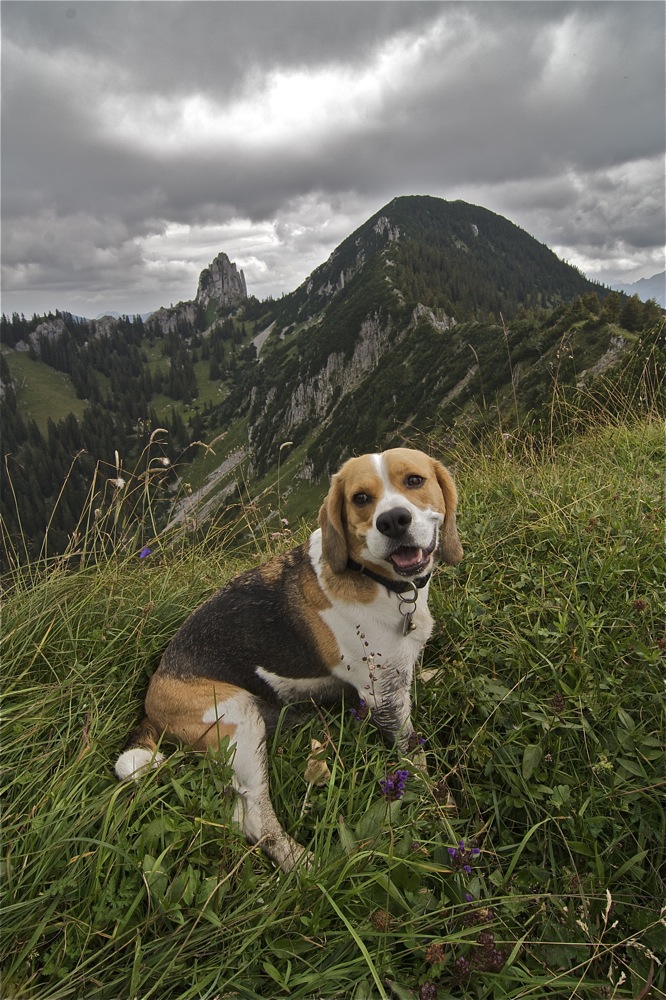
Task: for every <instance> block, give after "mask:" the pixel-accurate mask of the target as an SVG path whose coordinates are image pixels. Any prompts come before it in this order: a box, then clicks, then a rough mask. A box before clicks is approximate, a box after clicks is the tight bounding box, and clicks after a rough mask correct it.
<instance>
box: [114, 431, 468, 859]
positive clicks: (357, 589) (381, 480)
mask: <svg viewBox="0 0 666 1000" xmlns="http://www.w3.org/2000/svg"><path fill="white" fill-rule="evenodd" d="M457 500H458V498H457V492H456V487H455V485H454V482H453V479H452V478H451V475H450V474H449V472H448V471H447V469H445V468H444V466H443V465H441V464H440V463H439V462H438V461H436V460H434V459H432V458H430V457H428V456H427V455H425V454H424V453H423V452H421V451H416V450H413V449H410V448H394V449H391V450H389V451H384V452H382V453H378V454H371V455H362V456H360V457H356V458H351V459H349V460H348V461H347V462H345V464H344V465H343V466H342V468H341V469H340V470H339V472H337V473H336V474H335V475H334V476H333V477H332V479H331V484H330V489H329V492H328V494H327V496H326V498H325V499H324V502H323V504H322V506H321V509H320V511H319V518H318V525H319V527H318V528H317V529H316V530H315V531H313V533H312V534H311V535H310V537H309V540H308V541H307V542H305V543H304V544H303V545H300V546H298V547H297V548H294V549H292V550H291V551H289V552H287V553H285V554H282V555H278V556H275V557H273V558H272V559H271V560H269V561H268V562H266V563H265V564H263V565H261V566H259V567H257V568H255V569H251V570H248V571H247V572H245V573H242V574H241V575H240V576H238V577H236V578H235V579H233V580H231V582H230V583H228V584H227V585H226V586H225V587H223V588H222V589H221V590H219V591H218V592H217V593H216V594H214V595H213V596H212V597H211V598H209V599H208V600H207V601H206V602H205V603H204V604H203V605H201V606H200V607H199V608H198V609H197V610H196V611H194V612H193V613H192V614H191V615H190V617H189V618H188V619H187V620H186V621H185V623H184V624H183V625H182V626H181V628H180V630H179V631H178V632H177V633H176V635H175V636H174V638H173V639H172V640H171V642H170V644H169V645H168V647H167V649H166V650H165V652H164V655H163V657H162V660H161V662H160V664H159V667H158V669H157V671H156V672H155V674H154V675H153V677H152V679H151V681H150V685H149V687H148V692H147V695H146V700H145V718H144V720H143V722H142V723H141V724H140V726H139V727H138V729H137V730H136V731H135V732H134V733H133V734H132V735H131V736H130V738H129V740H128V743H127V746H126V749H125V750H124V752H123V753H122V754H121V756H120V757H119V758H118V760H117V762H116V765H115V771H116V775H117V776H118V778H119V779H120V780H126V779H128V778H136V777H138V776H139V775H140V774H141V773H142V772H145V771H146V770H147V769H148V768H151V767H157V766H158V765H159V764H160V763H162V761H163V760H164V756H163V755H162V754H161V753H160V752H159V750H158V745H159V743H160V740H161V739H162V738H163V737H164V738H165V739H171V740H176V741H177V742H180V743H183V744H186V745H188V746H190V747H192V748H194V749H196V750H207V749H217V748H218V747H219V745H220V741H221V740H223V739H225V738H228V740H229V744H230V745H234V747H235V749H234V752H233V787H234V790H235V805H234V819H235V821H236V822H237V823H238V824H239V825H240V827H241V828H242V829H243V831H244V833H245V836H246V838H247V840H248V841H249V842H250V843H252V844H259V845H260V846H261V847H262V849H263V850H264V851H265V853H266V854H267V855H268V856H269V857H270V858H271V859H272V860H273V861H274V862H275V863H276V864H277V865H279V867H280V868H281V869H282V870H283V871H290V870H291V869H292V868H294V866H296V865H297V864H304V863H305V864H307V861H306V857H307V852H306V850H305V848H304V847H302V846H301V845H300V844H298V843H297V842H296V841H295V840H294V839H293V838H292V837H290V836H289V834H288V833H287V832H286V831H285V830H284V829H283V828H282V826H281V825H280V823H279V821H278V818H277V816H276V814H275V811H274V809H273V805H272V803H271V798H270V792H269V786H268V772H267V757H266V738H267V735H268V734H270V733H271V732H272V731H274V729H275V726H276V724H277V721H278V718H279V717H280V714H281V713H284V712H285V711H286V712H287V713H289V712H293V711H295V709H296V706H298V705H299V703H304V702H309V703H315V704H316V705H330V704H335V703H339V702H340V700H341V698H342V696H343V695H344V694H345V693H346V694H347V695H348V696H349V695H351V696H352V697H353V698H354V701H356V699H357V697H360V698H361V699H362V700H363V701H364V702H365V704H366V705H367V706H368V708H369V710H370V715H371V719H372V721H373V722H374V724H375V726H376V727H377V729H378V730H379V732H380V734H381V737H382V739H383V741H384V742H385V744H386V745H387V746H389V747H395V748H397V749H398V750H399V751H401V752H403V753H404V752H406V751H407V749H408V747H409V746H410V738H412V739H413V737H414V727H413V725H412V721H411V717H410V713H411V687H412V678H413V673H414V666H415V664H416V662H417V659H418V657H419V654H420V652H421V649H422V648H423V645H424V644H425V642H426V640H427V639H428V637H429V636H430V633H431V631H432V627H433V619H432V615H431V614H430V611H429V609H428V603H427V602H428V588H429V584H430V577H431V574H432V571H433V569H434V567H435V565H436V564H437V563H438V562H439V561H440V560H441V561H443V562H445V563H448V564H450V565H455V564H457V563H458V562H459V561H460V559H461V558H462V555H463V550H462V547H461V544H460V539H459V537H458V531H457V528H456V506H457ZM294 717H295V718H297V716H296V715H295V716H294ZM301 718H302V716H301Z"/></svg>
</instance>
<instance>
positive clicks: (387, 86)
mask: <svg viewBox="0 0 666 1000" xmlns="http://www.w3.org/2000/svg"><path fill="white" fill-rule="evenodd" d="M664 13H665V6H664V4H663V3H662V2H661V0H647V2H640V0H639V2H635V0H630V2H611V3H605V2H574V3H559V2H558V3H548V2H529V0H526V2H517V3H514V2H509V0H494V2H462V3H448V2H445V3H438V2H428V3H419V2H415V0H395V2H384V0H363V2H345V0H334V2H327V0H305V2H281V0H269V2H254V0H244V2H222V0H201V2H200V0H189V2H182V3H181V2H169V0H122V2H118V0H112V2H104V0H83V2H80V0H70V2H67V0H65V2H60V0H48V2H26V0H8V2H3V3H2V203H1V205H2V223H3V224H2V273H3V279H2V285H3V289H2V290H3V298H2V309H3V311H4V312H13V311H14V310H17V311H19V312H24V313H25V314H26V315H30V314H32V312H34V311H37V312H44V311H48V310H49V309H63V310H70V311H72V312H74V313H77V314H80V315H86V316H96V315H98V314H99V313H100V312H103V311H105V310H117V311H120V312H130V313H131V312H146V311H148V310H150V309H153V308H157V307H158V306H160V305H169V304H170V303H171V302H173V303H175V302H177V301H179V300H181V299H191V298H193V297H194V295H195V292H196V286H197V278H198V274H199V272H200V270H201V269H202V268H203V267H205V266H206V264H208V263H209V262H210V261H211V260H212V259H213V257H214V256H215V255H216V254H217V253H218V252H219V251H224V252H225V253H227V254H228V255H229V257H230V258H231V259H232V260H233V261H236V263H237V264H238V265H239V266H240V267H242V268H243V269H244V271H245V276H246V279H247V284H248V291H249V292H250V293H253V294H255V295H257V296H258V297H259V298H265V297H266V296H267V295H269V294H271V295H274V296H279V295H280V294H281V293H282V292H289V291H292V290H293V289H294V288H296V287H297V286H298V285H299V284H300V283H301V282H302V281H303V280H304V278H305V277H306V276H307V275H308V274H309V273H310V271H312V270H313V268H314V267H316V266H317V265H318V264H320V263H322V262H323V261H324V260H326V258H327V257H328V255H329V254H330V252H331V251H332V250H333V249H334V248H335V247H336V246H337V245H338V244H339V243H340V242H341V241H342V240H343V239H344V238H345V237H346V236H348V235H349V234H350V233H351V232H352V231H353V230H354V229H355V228H356V227H357V226H359V225H360V224H361V223H362V222H364V221H365V220H366V219H367V218H369V217H370V216H371V215H372V214H374V213H375V212H376V211H377V210H378V209H380V208H381V207H382V206H383V205H385V204H386V203H387V202H389V201H390V200H391V199H392V198H393V197H395V196H396V195H406V194H430V195H435V196H438V197H442V198H446V199H454V198H463V199H465V200H466V201H470V202H473V203H474V204H478V205H483V206H485V207H486V208H489V209H491V210H492V211H495V212H499V213H500V214H501V215H504V216H506V217H507V218H509V219H511V220H512V221H513V222H515V223H517V224H518V225H520V226H521V227H522V228H523V229H525V230H527V231H528V232H529V233H531V234H532V235H534V236H536V238H537V239H539V240H540V241H541V242H543V243H546V244H548V246H550V247H552V248H553V249H554V250H555V252H556V253H557V254H558V255H559V256H560V257H562V258H563V259H565V260H568V261H570V262H572V263H575V264H577V265H578V266H579V267H580V268H581V269H582V270H583V271H585V273H586V274H588V275H589V276H590V277H595V278H599V279H601V280H603V281H606V282H611V281H614V280H624V281H634V280H636V279H637V278H640V277H648V276H650V275H652V274H654V273H655V272H658V271H662V270H663V269H664V245H663V244H664V160H663V156H664Z"/></svg>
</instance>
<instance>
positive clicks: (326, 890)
mask: <svg viewBox="0 0 666 1000" xmlns="http://www.w3.org/2000/svg"><path fill="white" fill-rule="evenodd" d="M497 438H498V439H499V443H498V444H497V445H496V446H495V447H494V448H491V447H490V445H488V444H487V443H486V444H485V445H484V448H483V449H482V450H480V451H478V450H473V449H472V448H471V447H462V446H461V447H460V448H459V449H458V450H457V451H456V452H452V451H451V450H450V449H449V450H448V451H447V450H446V449H443V448H442V447H441V446H440V445H439V444H438V442H437V441H432V442H431V446H432V450H433V453H436V454H437V455H439V456H440V457H442V458H443V459H444V460H445V461H446V462H447V464H449V465H450V466H451V467H453V468H454V469H455V470H456V477H457V481H458V485H459V488H460V493H461V511H460V529H461V535H462V538H463V542H464V545H465V549H466V556H465V559H464V561H463V562H462V563H461V565H460V566H459V567H457V568H456V569H455V570H444V571H441V572H440V573H439V574H438V576H437V578H436V581H435V582H434V585H433V588H434V594H433V609H434V613H435V617H436V622H437V626H436V631H435V634H434V637H433V639H432V640H431V642H430V644H429V645H428V647H427V650H426V653H425V656H424V660H423V664H422V668H421V670H420V673H419V678H418V680H417V682H416V688H415V700H416V706H417V707H416V720H417V727H418V729H419V731H420V733H421V735H422V736H423V738H424V739H425V741H426V742H425V750H426V753H427V757H428V762H429V774H428V776H427V777H420V776H417V775H411V776H410V778H409V780H408V783H407V791H406V793H405V795H404V797H403V798H401V799H399V800H397V801H395V802H392V803H390V804H389V803H387V802H385V801H384V799H383V798H382V794H381V789H380V785H379V781H380V779H382V778H384V777H385V776H386V774H387V773H389V772H392V771H394V770H395V768H396V767H399V766H400V765H401V764H404V762H402V761H400V760H399V759H398V758H397V757H396V756H395V755H394V754H391V753H389V752H387V751H385V750H384V749H382V747H381V746H380V744H379V742H378V740H377V738H376V737H375V735H374V733H373V731H372V727H371V725H370V724H368V722H366V721H361V722H359V721H357V720H356V719H354V717H353V716H352V715H351V714H350V712H349V706H347V707H346V708H345V709H341V710H340V711H338V712H332V713H329V714H322V715H321V716H318V717H316V718H315V719H314V720H313V721H312V723H311V724H310V725H308V726H306V727H304V728H303V729H302V730H298V731H296V732H290V733H287V732H282V733H279V734H278V735H277V736H276V738H275V740H274V741H273V744H272V748H271V754H270V761H271V765H270V766H271V782H272V791H273V798H274V802H275V805H276V809H277V812H278V815H279V816H280V818H281V819H282V820H283V822H284V825H285V826H286V828H287V829H288V830H289V831H290V832H291V833H292V834H293V835H294V836H296V837H297V838H298V839H299V840H301V841H303V842H305V843H308V844H309V845H310V846H311V848H312V850H313V851H314V853H315V855H316V858H317V861H318V866H317V868H316V870H315V871H313V872H312V873H311V874H308V875H304V876H300V877H299V876H297V875H295V874H294V875H290V876H284V875H282V874H280V873H278V872H276V871H275V870H274V869H273V867H272V866H271V864H270V863H269V862H268V861H267V860H266V859H265V858H264V856H263V855H262V854H261V853H260V852H259V851H258V850H256V849H250V848H248V847H247V845H246V844H245V843H244V841H243V839H242V837H241V836H240V835H239V833H238V832H237V831H236V830H235V829H234V828H233V827H232V826H231V825H230V823H229V816H230V800H229V794H228V790H227V779H228V767H227V765H226V764H225V761H224V752H223V751H222V752H221V754H220V758H219V759H217V760H214V759H212V758H210V757H205V756H201V755H195V754H191V753H185V752H183V751H176V752H174V754H173V755H172V756H171V757H170V758H169V760H168V762H167V763H166V764H165V765H164V766H163V767H162V768H161V769H160V770H159V771H158V772H156V773H155V774H154V775H152V776H150V777H149V778H147V779H146V780H144V781H143V782H141V783H140V784H138V785H137V786H136V787H132V788H129V787H123V786H120V785H118V784H117V783H116V781H115V779H114V777H113V774H112V771H111V767H112V764H113V761H114V759H115V756H116V754H117V753H118V751H119V750H120V749H121V746H122V744H123V741H124V739H125V735H126V733H127V731H128V730H129V728H130V727H131V725H132V724H133V722H134V720H135V718H136V715H137V714H138V712H139V711H140V703H141V699H142V696H143V692H144V691H145V686H146V682H147V678H148V676H149V674H150V672H151V671H152V670H153V669H154V668H155V666H156V664H157V662H158V659H159V656H160V653H161V651H162V649H163V648H164V647H165V645H166V644H167V642H168V640H169V638H170V637H171V636H172V635H173V633H174V631H175V629H176V628H177V627H178V625H179V624H180V623H181V622H182V621H183V619H184V618H185V616H186V615H187V614H188V612H189V611H190V610H191V609H192V608H194V607H195V606H196V605H197V604H198V603H199V602H200V601H201V600H202V599H203V598H204V597H206V596H207V595H208V594H210V593H211V592H212V591H213V590H214V589H215V588H216V587H218V586H219V585H220V584H221V583H223V582H224V581H225V580H226V579H227V578H229V577H230V576H231V575H232V574H233V573H235V572H237V571H238V570H239V569H241V568H242V567H245V566H247V565H250V564H252V563H254V562H256V560H257V559H258V558H260V556H261V555H262V554H263V553H265V551H266V550H267V549H270V548H271V547H274V546H276V545H277V546H279V545H282V544H286V543H285V542H284V541H283V540H282V539H277V540H275V539H270V538H269V539H265V538H264V537H263V536H264V534H265V532H264V531H262V528H261V526H260V524H259V523H258V522H257V518H256V515H255V512H254V511H253V510H252V509H248V510H246V511H245V512H244V513H243V515H242V517H240V518H239V523H238V525H237V528H238V529H239V530H238V532H236V533H234V532H233V531H228V532H227V534H226V535H223V534H218V535H216V536H208V537H207V538H205V539H204V540H203V541H201V542H199V543H197V544H186V543H185V542H184V541H182V540H181V541H180V542H176V543H173V544H169V543H167V542H166V541H164V542H163V545H162V547H160V546H154V547H153V551H152V553H151V555H150V556H148V557H146V558H144V559H139V558H138V557H137V556H136V555H131V556H127V555H125V556H124V555H122V554H120V553H119V554H117V555H111V556H107V557H104V558H102V557H101V556H100V557H99V558H96V559H95V558H89V560H88V563H87V565H85V566H83V567H82V568H81V569H79V570H78V571H77V572H65V571H64V570H63V569H62V568H58V567H57V566H55V567H53V568H52V569H51V570H50V572H48V574H47V575H38V574H37V573H36V572H35V573H34V574H33V575H32V576H31V575H30V574H28V576H27V577H25V578H24V579H23V582H17V583H16V584H15V586H14V589H13V591H12V592H11V593H10V594H9V595H8V597H7V600H6V608H5V616H4V633H5V639H4V645H5V650H4V656H3V663H4V671H5V679H4V693H5V703H6V716H5V719H6V721H5V723H4V725H5V730H4V737H3V739H4V764H5V769H4V770H5V789H4V798H5V809H4V835H5V836H4V859H3V885H4V889H5V903H6V908H5V914H4V918H3V925H2V926H3V937H2V951H3V954H2V969H3V989H2V995H3V996H6V997H8V998H10V997H11V998H12V1000H28V998H30V1000H33V998H34V1000H64V998H68V997H86V1000H102V998H105V1000H117V998H119V997H127V998H130V997H131V998H135V997H136V998H139V1000H148V998H156V1000H195V998H201V1000H203V998H208V1000H213V998H216V997H219V998H222V997H238V998H263V997H266V998H277V997H294V998H302V1000H307V998H322V1000H324V998H325V1000H334V998H340V1000H342V998H346V1000H347V998H348V1000H369V998H378V997H386V998H389V997H391V998H398V1000H417V998H418V1000H428V998H433V997H438V998H439V1000H452V998H468V997H469V998H471V997H474V998H480V997H497V998H499V997H521V998H537V997H538V998H541V997H553V998H558V1000H561V998H564V997H576V998H580V1000H587V998H589V1000H592V998H597V997H613V998H636V997H639V996H640V997H642V998H645V997H654V998H656V997H661V996H663V995H664V990H665V989H666V973H665V969H664V966H663V965H662V964H661V962H662V957H663V954H664V945H665V928H664V924H663V920H662V919H661V918H660V906H661V905H662V903H663V899H664V889H665V886H664V881H663V880H664V874H665V872H664V843H665V842H666V830H665V823H664V809H663V802H664V800H663V794H662V793H663V788H661V787H660V786H661V785H663V759H664V758H663V733H664V719H663V682H662V675H663V656H664V647H665V645H666V641H665V639H664V623H663V620H662V618H661V596H660V586H661V582H662V580H663V571H664V559H663V554H662V548H661V528H662V524H663V510H662V482H661V481H662V472H663V461H664V455H663V442H662V433H661V428H660V426H659V424H658V423H656V422H651V421H650V420H648V419H643V420H640V421H636V422H633V423H630V424H629V423H626V422H625V423H615V424H613V425H609V426H601V425H599V426H597V427H596V428H595V429H593V430H592V431H588V433H587V434H586V435H585V436H584V437H581V438H578V439H576V440H575V441H574V442H573V443H571V444H568V445H566V446H562V447H561V448H560V450H559V451H557V452H555V453H554V454H552V455H550V456H549V457H548V458H538V457H536V452H535V450H534V448H533V447H532V443H531V442H529V441H524V440H521V439H520V438H519V437H513V438H502V437H501V436H500V435H499V434H498V435H497ZM314 515H315V507H314V506H313V510H312V512H311V522H312V521H313V520H314ZM240 535H242V536H243V538H244V539H245V540H244V541H243V542H242V543H241V542H240V541H239V538H240ZM123 551H124V552H126V551H128V550H127V549H124V550H123ZM313 739H316V740H318V741H319V743H320V744H322V745H323V748H324V749H323V751H322V754H323V756H324V757H325V759H326V761H327V763H328V766H329V768H330V771H331V778H330V781H329V782H328V784H326V785H322V786H315V785H309V784H307V783H306V781H305V778H304V771H305V767H306V761H307V758H308V755H309V754H310V751H311V740H313ZM404 766H406V767H409V765H408V764H405V765H404ZM444 782H446V784H447V786H448V787H449V788H450V789H451V791H452V793H453V796H454V798H455V800H456V803H457V811H455V812H454V811H451V810H450V809H448V808H447V805H446V794H445V792H444V787H443V783H444ZM461 841H464V845H465V846H464V852H465V853H464V854H462V855H461V850H460V842H461ZM473 848H474V850H475V853H472V849H473ZM477 848H478V853H476V849H477ZM452 852H453V853H452ZM465 866H466V867H469V868H470V870H469V871H466V870H465ZM662 916H663V915H662Z"/></svg>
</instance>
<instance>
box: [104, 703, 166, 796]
mask: <svg viewBox="0 0 666 1000" xmlns="http://www.w3.org/2000/svg"><path fill="white" fill-rule="evenodd" d="M159 736H160V734H159V733H158V732H157V730H156V729H155V727H154V725H153V724H152V722H151V721H150V719H148V717H146V718H144V720H143V721H142V722H141V724H140V725H139V726H137V728H136V729H135V730H134V731H133V732H132V733H130V736H129V738H128V740H127V743H126V744H125V749H124V750H123V752H122V753H121V755H120V757H119V758H118V760H117V761H116V766H115V768H114V770H115V772H116V776H117V777H118V780H119V781H127V780H128V779H129V778H138V777H140V776H141V775H142V774H143V773H144V772H145V771H147V770H149V769H150V768H152V767H159V765H160V764H161V763H162V761H163V760H164V759H165V758H164V755H163V754H161V753H160V752H159V750H158V749H157V744H158V741H159Z"/></svg>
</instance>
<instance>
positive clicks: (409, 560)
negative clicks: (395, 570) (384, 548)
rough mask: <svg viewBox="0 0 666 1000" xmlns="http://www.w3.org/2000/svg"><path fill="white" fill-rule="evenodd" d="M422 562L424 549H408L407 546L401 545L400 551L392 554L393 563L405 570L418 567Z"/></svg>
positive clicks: (397, 550)
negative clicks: (409, 567)
mask: <svg viewBox="0 0 666 1000" xmlns="http://www.w3.org/2000/svg"><path fill="white" fill-rule="evenodd" d="M422 560H423V549H414V548H408V547H407V546H406V545H401V546H400V548H399V549H396V550H395V552H392V553H391V561H392V562H393V563H395V565H396V566H400V568H401V569H405V568H406V567H407V566H416V564H417V563H420V562H421V561H422Z"/></svg>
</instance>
